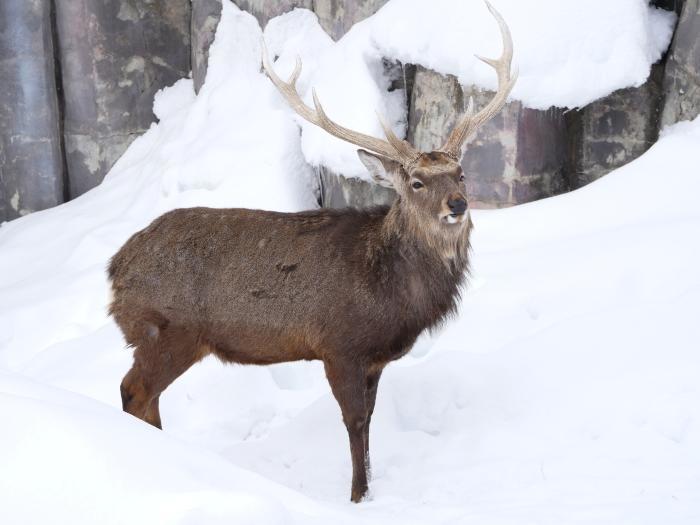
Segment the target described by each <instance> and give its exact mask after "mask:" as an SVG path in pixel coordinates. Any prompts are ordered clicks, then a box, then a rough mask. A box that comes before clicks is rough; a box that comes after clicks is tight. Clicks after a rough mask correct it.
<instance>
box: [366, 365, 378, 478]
mask: <svg viewBox="0 0 700 525" xmlns="http://www.w3.org/2000/svg"><path fill="white" fill-rule="evenodd" d="M381 375H382V369H381V368H380V369H378V370H376V371H373V372H370V373H369V374H368V375H367V377H366V379H365V384H366V387H365V397H366V399H365V401H366V403H367V420H366V421H365V428H364V433H365V461H366V463H367V476H368V477H370V478H371V476H372V467H371V463H370V461H369V424H370V421H372V413H373V412H374V402H375V401H376V399H377V386H379V378H380V377H381Z"/></svg>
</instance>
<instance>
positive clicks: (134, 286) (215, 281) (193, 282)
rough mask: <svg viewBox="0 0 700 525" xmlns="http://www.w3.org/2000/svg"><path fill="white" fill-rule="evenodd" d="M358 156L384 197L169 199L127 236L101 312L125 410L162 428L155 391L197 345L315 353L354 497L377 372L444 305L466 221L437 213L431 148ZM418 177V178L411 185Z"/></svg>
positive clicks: (459, 276)
mask: <svg viewBox="0 0 700 525" xmlns="http://www.w3.org/2000/svg"><path fill="white" fill-rule="evenodd" d="M365 155H369V154H366V153H364V152H363V155H361V157H364V156H365ZM426 155H427V154H426ZM430 155H432V154H430ZM436 155H438V156H440V155H442V154H439V153H438V154H436ZM363 161H364V162H365V163H366V164H367V165H368V167H370V169H371V170H372V171H373V173H374V175H375V176H377V177H382V178H383V180H384V182H385V183H387V182H389V183H391V184H392V185H393V186H394V187H395V188H396V190H397V192H398V195H399V196H398V198H397V200H396V202H395V203H394V204H393V205H392V206H391V207H378V208H372V209H367V210H355V209H345V210H330V209H321V210H315V211H307V212H301V213H276V212H267V211H259V210H245V209H210V208H190V209H178V210H174V211H171V212H169V213H166V214H165V215H163V216H161V217H159V218H158V219H156V220H155V221H154V222H153V223H152V224H151V225H150V226H148V227H147V228H146V229H144V230H142V231H140V232H138V233H136V234H135V235H134V236H133V237H132V238H131V239H129V240H128V241H127V243H126V244H125V245H124V246H123V247H122V248H121V250H119V252H118V253H117V254H116V255H115V256H114V257H113V259H112V261H111V264H110V265H109V277H110V279H111V281H112V287H113V290H114V300H113V303H112V305H111V309H110V311H111V314H112V315H113V316H114V318H115V320H116V322H117V324H118V325H119V326H120V328H121V329H122V331H123V333H124V336H125V338H126V341H127V342H128V344H129V345H131V346H133V347H134V348H135V351H134V365H133V368H132V369H131V370H130V371H129V373H128V374H127V375H126V377H125V378H124V380H123V382H122V386H121V391H122V400H123V406H124V410H125V411H127V412H129V413H131V414H133V415H135V416H137V417H139V418H142V419H144V420H145V421H148V422H149V423H151V424H153V425H155V426H157V427H160V426H161V423H160V415H159V412H158V399H159V396H160V394H161V393H162V392H163V391H164V390H165V388H166V387H167V386H168V385H169V384H170V383H171V382H172V381H174V380H175V379H176V378H177V377H178V376H179V375H181V374H182V373H184V372H185V371H186V370H187V369H188V368H189V367H190V366H192V365H193V364H194V363H196V362H198V361H199V360H201V359H202V358H203V357H204V356H206V355H208V354H214V355H216V356H217V357H218V358H219V359H221V360H222V361H224V362H233V363H243V364H257V365H265V364H271V363H279V362H284V361H295V360H310V359H319V360H321V361H323V363H324V366H325V370H326V375H327V377H328V381H329V383H330V385H331V389H332V391H333V394H334V396H335V397H336V399H337V400H338V403H339V404H340V407H341V410H342V414H343V420H344V422H345V425H346V426H347V429H348V433H349V436H350V447H351V454H352V461H353V482H352V493H351V497H352V500H353V501H359V500H360V499H361V498H362V496H363V495H364V494H365V493H366V490H367V469H368V467H369V456H368V450H369V422H370V419H371V415H372V411H373V410H374V401H375V397H376V391H377V384H378V381H379V377H380V375H381V372H382V369H383V368H384V366H385V365H386V364H387V363H389V362H390V361H392V360H394V359H398V358H399V357H401V356H403V355H404V354H405V353H406V352H408V350H409V349H410V348H411V346H412V344H413V343H414V341H415V340H416V338H417V337H418V335H419V334H420V333H421V332H422V331H424V330H425V329H429V328H432V327H434V326H436V325H437V324H438V323H440V322H442V321H443V320H444V319H445V318H446V316H447V315H448V314H450V313H451V312H454V310H455V307H456V301H457V299H458V295H459V289H460V285H461V284H462V283H463V281H464V278H465V274H466V271H467V269H468V249H469V232H470V230H471V222H470V220H469V217H468V214H467V215H465V216H463V217H462V218H463V219H464V221H463V222H462V223H460V224H447V223H446V222H445V221H443V220H442V219H441V214H442V215H444V212H445V209H446V206H447V205H446V202H447V201H448V199H449V198H452V197H453V196H454V195H460V196H462V198H463V191H464V187H463V182H461V181H460V180H459V177H460V175H461V170H460V169H459V165H458V164H456V163H455V162H454V161H451V160H449V159H447V158H444V157H440V158H439V159H430V162H428V163H427V164H425V163H423V164H421V163H418V164H417V166H416V167H415V169H412V170H411V174H410V175H409V174H408V173H406V171H405V170H404V169H403V168H401V167H400V166H399V165H398V164H397V163H394V162H392V161H388V160H386V159H382V158H379V157H375V156H371V155H370V156H369V157H365V158H363ZM440 163H442V164H440ZM370 164H371V166H370ZM436 166H442V168H440V169H434V168H435V167H436ZM416 179H420V180H421V181H422V182H423V183H424V184H425V187H424V188H422V189H420V190H414V189H412V187H411V184H412V182H413V181H415V180H416ZM448 211H449V210H448Z"/></svg>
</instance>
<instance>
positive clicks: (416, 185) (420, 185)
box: [411, 180, 424, 190]
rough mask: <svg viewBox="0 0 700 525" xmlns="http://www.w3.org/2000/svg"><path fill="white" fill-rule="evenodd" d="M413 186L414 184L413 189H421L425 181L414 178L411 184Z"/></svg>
mask: <svg viewBox="0 0 700 525" xmlns="http://www.w3.org/2000/svg"><path fill="white" fill-rule="evenodd" d="M411 186H413V189H414V190H419V189H421V188H422V187H423V186H424V185H423V183H422V182H421V181H419V180H414V181H413V183H412V184H411Z"/></svg>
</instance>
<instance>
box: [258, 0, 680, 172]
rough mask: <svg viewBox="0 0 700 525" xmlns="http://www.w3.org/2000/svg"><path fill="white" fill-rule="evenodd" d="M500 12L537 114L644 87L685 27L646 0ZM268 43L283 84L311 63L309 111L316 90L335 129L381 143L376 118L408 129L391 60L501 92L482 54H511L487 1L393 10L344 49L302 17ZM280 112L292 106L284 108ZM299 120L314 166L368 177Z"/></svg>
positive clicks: (342, 147) (509, 7) (340, 148)
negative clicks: (387, 64)
mask: <svg viewBox="0 0 700 525" xmlns="http://www.w3.org/2000/svg"><path fill="white" fill-rule="evenodd" d="M428 4H429V8H427V7H426V5H428ZM492 4H493V5H494V6H495V7H496V8H497V9H498V10H499V12H500V13H501V14H502V15H503V17H504V18H505V20H506V22H507V23H508V25H509V27H510V28H511V31H512V35H513V41H514V49H515V57H514V61H513V68H514V70H515V69H517V70H518V71H519V77H518V82H517V83H516V85H515V88H514V89H513V92H512V93H511V96H510V99H511V100H519V101H521V102H522V103H523V104H524V105H525V106H527V107H531V108H535V109H548V108H550V107H552V106H559V107H568V108H574V107H581V106H585V105H586V104H588V103H590V102H593V101H594V100H597V99H599V98H601V97H604V96H606V95H609V94H610V93H612V92H613V91H615V90H617V89H621V88H625V87H631V86H640V85H641V84H643V83H644V82H645V81H646V80H647V78H648V77H649V73H650V71H651V65H652V64H653V63H654V62H656V61H657V60H659V59H660V58H661V55H662V53H663V52H664V51H665V50H666V49H667V48H668V45H669V43H670V41H671V37H672V33H673V28H674V26H675V21H676V15H675V14H674V13H672V12H668V11H663V10H661V9H656V8H653V7H650V6H649V5H648V2H647V1H646V0H615V1H614V2H610V1H609V0H588V1H586V2H581V1H580V0H538V1H537V2H523V1H522V0H494V1H493V2H492ZM265 40H266V42H267V44H268V47H269V49H270V53H271V55H273V56H279V61H278V63H277V65H276V66H275V69H276V71H277V72H278V74H279V75H280V76H281V77H282V78H285V79H286V78H287V77H288V76H289V74H290V73H291V71H292V70H293V68H294V63H295V60H296V57H297V56H299V57H300V58H301V59H302V61H303V64H304V68H303V71H302V76H301V78H300V80H299V82H298V86H297V87H298V91H299V93H300V95H301V96H302V98H303V99H304V100H305V101H306V103H307V104H308V105H309V106H311V107H313V103H312V99H311V88H312V87H315V88H316V91H317V93H318V95H319V98H320V100H321V102H322V104H323V106H324V109H325V110H326V112H327V113H328V115H329V116H330V117H331V118H332V119H333V120H335V121H336V122H339V123H341V124H342V125H344V126H346V127H349V128H351V129H354V130H357V131H361V132H363V133H366V134H369V135H373V136H375V137H383V136H384V135H383V132H382V129H381V126H380V125H379V121H378V119H377V113H378V114H380V115H383V116H384V117H385V118H386V120H387V122H389V123H390V125H391V126H392V127H393V128H394V131H395V132H396V133H397V134H398V135H399V136H404V134H405V129H406V114H405V113H406V112H405V109H404V108H405V93H404V91H403V90H394V91H392V92H388V89H389V86H390V84H391V80H392V78H391V77H392V75H395V74H397V73H398V74H400V72H395V71H385V68H384V66H383V62H382V61H383V59H384V58H387V59H389V60H394V61H395V60H400V61H401V62H403V63H405V64H407V63H411V64H420V65H422V66H425V67H427V68H430V69H433V70H435V71H438V72H439V73H442V74H453V75H456V76H457V77H458V79H459V81H460V82H461V83H462V84H463V85H472V84H473V85H476V86H478V87H480V88H484V89H492V90H493V89H495V88H496V75H495V73H494V71H493V69H492V68H490V67H489V66H487V65H485V64H483V63H482V62H481V61H479V60H477V59H476V57H475V55H481V56H486V57H498V56H500V53H501V49H502V41H501V35H500V32H499V30H498V26H497V24H496V22H495V20H494V18H493V16H492V15H491V14H490V13H489V12H488V10H487V9H486V6H485V4H484V2H482V1H481V0H467V1H465V0H435V1H432V2H429V3H426V2H424V1H422V0H392V1H390V2H388V3H387V4H386V5H385V6H384V7H383V8H382V9H380V10H379V11H378V12H377V13H376V14H375V15H374V16H371V17H369V18H367V19H366V20H364V21H362V22H360V23H358V24H356V25H355V26H354V27H353V28H352V29H351V30H350V31H349V32H348V33H347V34H346V35H345V36H343V37H342V38H341V39H340V40H339V41H338V42H333V41H332V40H331V39H330V37H328V35H326V33H325V32H324V31H323V29H322V28H321V27H320V26H319V24H318V21H317V19H316V17H315V15H314V14H313V13H311V12H310V11H307V10H303V9H296V10H294V11H293V12H291V13H288V14H286V15H283V16H281V17H278V18H276V19H274V20H272V21H271V22H270V23H269V24H268V25H267V27H266V28H265ZM592 79H595V81H592ZM280 104H281V107H284V105H285V104H284V102H282V101H281V99H280ZM297 120H298V121H299V123H300V125H301V127H302V129H303V136H302V151H303V153H304V157H305V158H306V160H307V161H308V162H309V163H310V164H311V165H313V166H324V167H326V168H329V169H330V170H332V171H334V172H336V173H340V174H343V175H344V176H346V177H358V178H367V175H366V170H365V169H364V167H363V166H362V164H361V163H360V162H359V160H358V159H357V156H356V155H355V147H353V146H352V145H350V144H346V143H344V142H342V141H340V140H339V139H336V138H334V137H331V136H329V135H328V134H326V133H325V132H323V131H321V130H320V129H318V128H317V127H315V126H313V125H312V124H309V123H307V122H305V121H303V120H302V119H301V118H298V119H297ZM445 134H446V135H447V130H446V132H445Z"/></svg>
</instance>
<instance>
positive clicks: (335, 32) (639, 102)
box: [0, 0, 700, 221]
mask: <svg viewBox="0 0 700 525" xmlns="http://www.w3.org/2000/svg"><path fill="white" fill-rule="evenodd" d="M225 1H229V0H225ZM233 1H234V2H235V3H236V4H237V5H238V6H239V7H241V8H242V9H245V10H247V11H249V12H251V13H252V14H253V15H254V16H255V17H256V18H257V19H258V21H259V22H260V23H261V25H263V26H264V25H265V24H266V23H267V21H268V20H269V19H270V18H272V17H274V16H277V15H279V14H281V13H283V12H286V11H289V10H291V9H293V8H295V7H305V8H310V9H313V10H314V12H315V13H316V14H317V15H318V17H319V22H320V24H321V25H322V27H323V28H324V29H325V30H326V31H327V32H328V33H329V34H330V35H331V36H332V37H333V38H334V39H336V40H337V39H339V38H340V37H342V35H343V34H345V32H347V31H348V30H349V28H351V27H352V25H353V24H355V23H356V22H358V21H360V20H362V19H363V18H365V17H367V16H369V15H371V14H373V13H374V12H375V11H376V10H378V9H379V8H380V7H381V6H382V5H384V4H385V3H386V1H387V0H357V1H351V0H233ZM653 3H654V4H655V5H657V6H659V7H662V8H665V9H671V10H675V11H676V12H677V13H678V14H679V24H678V28H677V31H676V34H675V37H674V39H673V42H672V45H671V48H670V52H669V54H668V57H667V58H666V59H664V60H663V61H662V62H660V63H659V64H657V65H655V66H654V68H653V71H652V75H651V77H650V79H649V81H648V82H647V83H646V84H645V85H643V86H641V87H639V88H630V89H624V90H620V91H617V92H615V93H613V94H611V95H610V96H608V97H605V98H604V99H601V100H598V101H596V102H594V103H593V104H590V105H589V106H587V107H585V108H581V109H579V110H575V111H568V112H563V111H561V110H558V109H550V110H548V111H535V110H531V109H527V108H523V107H522V105H521V104H519V103H517V102H514V103H510V104H508V105H507V106H506V108H505V109H504V111H503V112H502V113H501V114H500V115H499V116H498V118H496V119H494V120H493V121H492V122H491V123H489V124H488V125H487V126H485V127H484V128H483V129H482V130H480V132H479V133H478V134H477V135H476V136H475V137H474V138H473V139H472V141H471V142H470V144H469V146H468V148H467V150H466V153H465V156H464V158H463V160H462V164H463V167H464V169H465V172H466V173H467V175H468V186H469V191H470V196H471V198H472V199H473V201H474V204H475V205H476V206H481V207H498V206H509V205H513V204H518V203H521V202H527V201H530V200H534V199H538V198H541V197H546V196H549V195H554V194H557V193H560V192H562V191H567V190H569V189H573V188H578V187H580V186H582V185H584V184H587V183H588V182H590V181H592V180H595V179H596V178H598V177H600V176H602V175H604V174H605V173H607V172H609V171H610V170H612V169H615V168H617V167H618V166H620V165H622V164H624V163H626V162H629V161H630V160H633V159H634V158H636V157H638V156H639V155H641V154H642V153H643V152H644V151H645V150H646V149H647V148H648V147H649V146H650V145H651V144H652V143H653V142H654V141H655V140H656V137H657V134H658V130H659V128H660V126H663V125H668V124H672V123H674V122H676V121H678V120H683V119H690V118H694V117H695V116H697V115H698V114H700V5H699V4H700V0H655V1H654V2H653ZM220 12H221V4H220V0H191V1H190V0H70V1H67V0H2V1H1V2H0V78H2V81H3V89H2V90H0V221H1V220H6V219H11V218H14V217H17V216H19V215H21V214H25V213H29V212H32V211H35V210H39V209H43V208H46V207H50V206H53V205H56V204H58V203H60V202H63V201H64V200H65V199H67V198H72V197H75V196H77V195H80V194H81V193H82V192H84V191H86V190H88V189H90V188H92V187H93V186H95V185H96V184H98V183H99V182H100V181H101V180H102V178H103V177H104V175H105V174H106V172H107V171H108V170H109V168H110V167H111V166H112V164H113V163H114V161H115V160H116V159H117V158H118V157H119V156H120V155H121V154H122V152H123V151H124V150H125V149H126V147H127V146H128V144H130V143H131V141H132V140H133V139H134V138H135V137H136V136H138V135H139V134H141V133H142V132H143V131H145V130H146V129H147V128H148V127H149V125H150V123H151V122H152V121H153V120H154V116H153V114H152V111H151V107H152V99H153V95H154V93H155V92H156V91H157V90H158V89H160V88H162V87H163V86H166V85H169V84H172V83H173V82H174V81H175V80H177V79H179V78H181V77H183V76H187V74H188V72H189V71H190V68H191V70H192V77H193V80H194V84H195V88H196V89H197V90H198V89H199V88H200V87H201V85H202V84H203V82H204V79H205V77H206V63H207V56H208V49H209V46H210V45H211V42H212V41H213V38H214V33H215V29H216V25H217V24H218V21H219V18H220ZM386 67H387V68H389V69H391V70H393V71H394V72H398V73H397V74H396V75H395V76H396V82H395V85H394V88H396V89H402V88H403V89H405V90H406V93H407V98H406V100H407V108H406V109H407V120H408V138H409V140H411V141H412V142H413V143H414V144H416V145H417V146H419V147H420V148H422V149H431V148H433V147H435V146H438V145H440V144H441V143H442V141H443V140H444V139H445V137H446V135H447V133H448V132H449V130H450V129H451V127H452V125H453V124H454V122H455V120H456V119H457V118H458V117H459V115H460V114H461V113H462V112H463V110H464V102H465V100H466V99H467V97H468V96H470V95H474V97H475V100H476V102H477V104H483V103H485V101H486V100H487V99H488V98H489V97H490V96H491V95H492V94H491V93H488V92H479V91H477V90H475V89H474V88H473V87H472V86H460V85H459V83H458V82H457V81H456V80H455V79H454V78H453V77H450V76H441V75H438V74H437V73H435V72H432V71H429V70H427V69H424V68H422V67H416V66H413V65H411V64H403V65H402V64H391V63H387V64H386ZM404 81H405V82H406V85H405V86H404V85H403V82H404ZM318 176H319V179H320V186H321V188H322V190H321V195H320V200H321V202H322V203H323V204H324V205H329V206H344V205H356V206H362V205H367V204H373V203H381V202H390V201H391V200H392V199H393V193H392V192H391V191H388V190H385V189H383V188H379V187H377V186H374V185H371V184H368V183H365V182H363V181H359V180H353V179H345V178H343V177H340V176H339V175H338V174H334V173H330V172H329V171H328V170H326V169H324V168H323V167H321V168H319V169H318Z"/></svg>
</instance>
